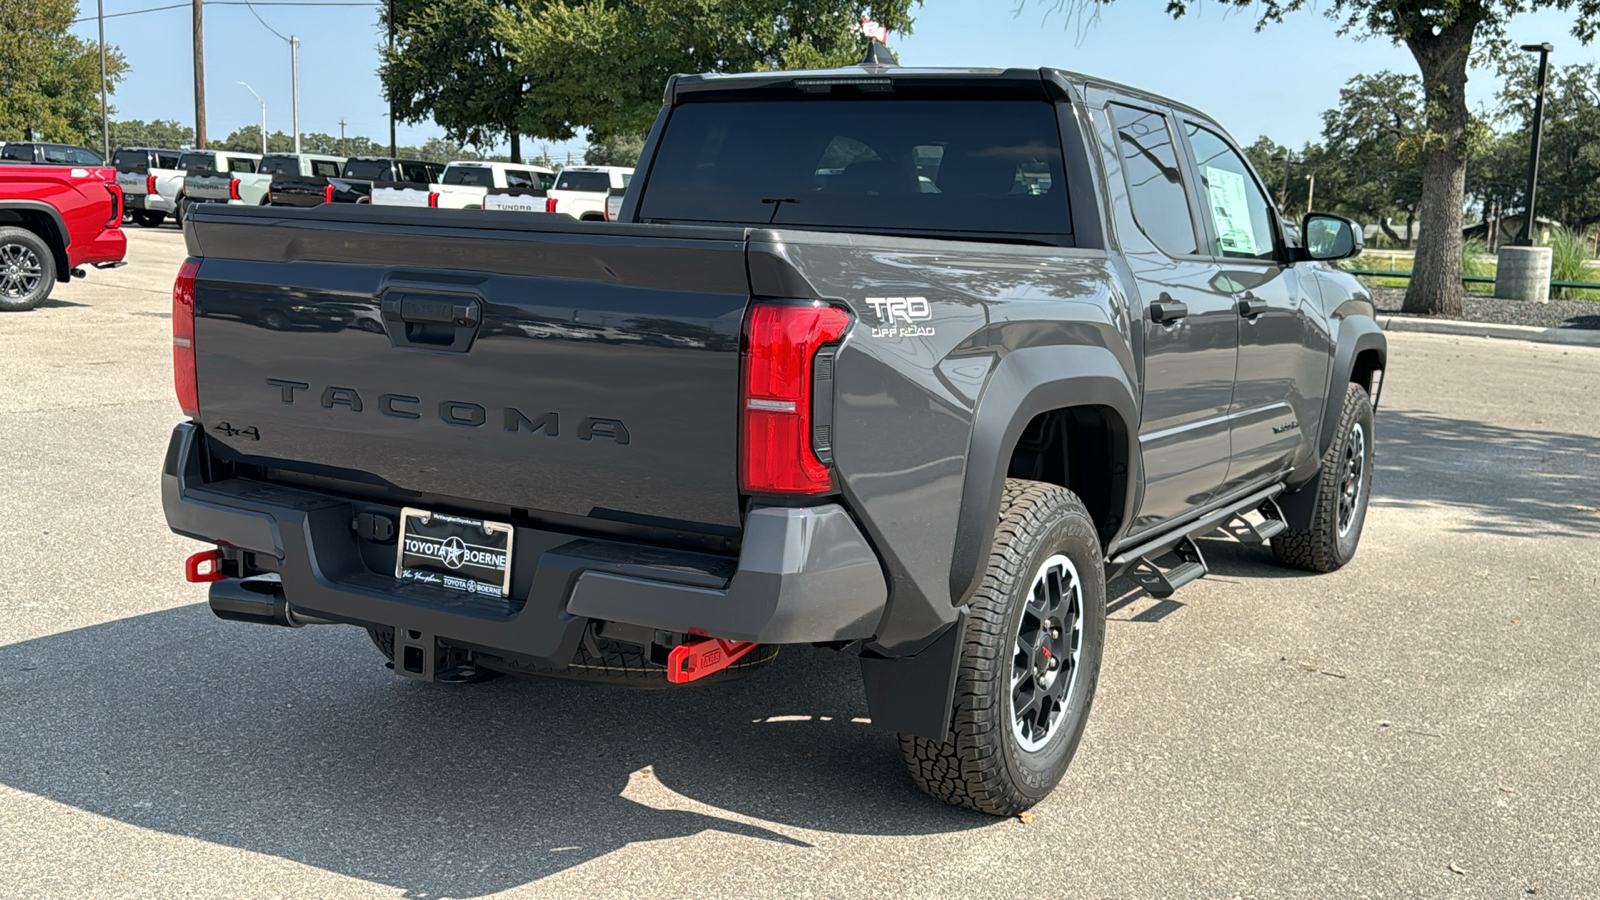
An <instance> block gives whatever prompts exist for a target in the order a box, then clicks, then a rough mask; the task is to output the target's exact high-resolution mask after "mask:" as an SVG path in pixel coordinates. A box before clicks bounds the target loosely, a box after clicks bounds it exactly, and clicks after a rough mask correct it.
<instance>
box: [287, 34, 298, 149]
mask: <svg viewBox="0 0 1600 900" xmlns="http://www.w3.org/2000/svg"><path fill="white" fill-rule="evenodd" d="M289 65H290V66H291V67H293V71H292V72H291V73H290V74H289V79H290V81H292V82H293V83H294V154H295V155H296V156H299V155H300V39H299V38H297V37H295V36H294V35H292V34H291V35H289Z"/></svg>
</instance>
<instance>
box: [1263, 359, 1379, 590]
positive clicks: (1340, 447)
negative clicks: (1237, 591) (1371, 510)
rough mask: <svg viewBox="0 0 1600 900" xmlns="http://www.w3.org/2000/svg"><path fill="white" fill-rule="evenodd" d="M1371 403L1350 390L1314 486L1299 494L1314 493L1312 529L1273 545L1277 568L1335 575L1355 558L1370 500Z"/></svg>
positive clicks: (1289, 532)
mask: <svg viewBox="0 0 1600 900" xmlns="http://www.w3.org/2000/svg"><path fill="white" fill-rule="evenodd" d="M1372 424H1373V423H1372V401H1371V400H1370V399H1369V398H1368V397H1367V391H1366V389H1365V388H1363V387H1362V386H1361V385H1359V384H1355V383H1353V382H1352V383H1351V384H1349V385H1346V387H1345V393H1344V406H1343V408H1342V409H1341V410H1340V413H1339V426H1338V427H1339V433H1338V436H1337V437H1335V438H1334V440H1333V443H1332V444H1331V445H1330V446H1329V447H1328V452H1327V453H1324V454H1323V455H1322V468H1321V470H1320V471H1318V472H1317V479H1316V481H1314V482H1312V483H1311V484H1309V485H1307V486H1306V487H1304V488H1301V490H1306V491H1314V492H1315V494H1314V496H1313V497H1312V504H1313V506H1312V514H1311V527H1309V528H1306V529H1303V530H1302V529H1298V528H1288V529H1285V530H1283V531H1281V532H1279V533H1278V536H1277V537H1275V538H1273V539H1272V555H1273V556H1274V557H1276V558H1277V560H1278V562H1280V563H1282V564H1283V565H1286V566H1291V567H1293V568H1296V569H1305V570H1306V571H1309V572H1332V571H1334V570H1335V569H1338V568H1340V567H1342V566H1344V564H1345V563H1348V562H1349V561H1350V560H1351V559H1353V558H1354V557H1355V555H1356V546H1357V545H1359V544H1360V543H1361V529H1362V527H1363V526H1364V525H1365V524H1366V521H1367V503H1368V501H1369V500H1370V499H1371V497H1372V468H1373V465H1372V464H1373V436H1374V435H1373V428H1372Z"/></svg>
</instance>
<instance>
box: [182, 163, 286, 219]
mask: <svg viewBox="0 0 1600 900" xmlns="http://www.w3.org/2000/svg"><path fill="white" fill-rule="evenodd" d="M178 163H179V165H180V166H181V167H182V168H183V188H182V191H181V193H179V195H178V197H177V204H178V221H179V222H182V221H183V217H184V216H187V215H188V214H189V210H190V209H193V208H194V206H195V205H196V204H199V203H231V202H233V201H235V200H238V199H240V196H239V182H238V179H239V178H240V177H243V176H246V175H254V174H256V169H257V168H258V167H259V166H260V165H261V154H259V153H235V152H233V151H230V150H191V151H189V152H188V153H185V154H184V155H183V157H182V158H181V159H179V161H178ZM258 186H259V187H260V188H261V194H262V195H265V193H266V189H265V182H263V181H254V182H252V188H255V187H258ZM259 202H260V196H258V197H257V203H259Z"/></svg>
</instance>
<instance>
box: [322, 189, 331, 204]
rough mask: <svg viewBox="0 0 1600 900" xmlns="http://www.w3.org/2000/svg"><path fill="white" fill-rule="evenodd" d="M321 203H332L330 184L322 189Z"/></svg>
mask: <svg viewBox="0 0 1600 900" xmlns="http://www.w3.org/2000/svg"><path fill="white" fill-rule="evenodd" d="M322 202H323V203H332V202H333V185H331V184H330V185H328V186H327V187H325V188H323V189H322Z"/></svg>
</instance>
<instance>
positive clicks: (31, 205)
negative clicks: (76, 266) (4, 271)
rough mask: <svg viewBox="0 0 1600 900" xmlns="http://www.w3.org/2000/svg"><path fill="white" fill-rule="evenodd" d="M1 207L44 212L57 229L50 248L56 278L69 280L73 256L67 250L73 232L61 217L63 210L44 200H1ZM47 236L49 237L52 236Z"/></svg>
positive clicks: (70, 243)
mask: <svg viewBox="0 0 1600 900" xmlns="http://www.w3.org/2000/svg"><path fill="white" fill-rule="evenodd" d="M0 209H16V210H26V211H28V212H36V213H44V215H45V218H46V219H48V220H49V222H50V224H51V226H52V227H53V228H54V229H55V237H54V240H53V241H52V242H51V246H50V249H51V251H52V252H53V253H54V254H55V264H56V278H57V279H58V280H61V281H65V280H67V278H69V277H70V276H71V273H72V257H71V255H70V254H69V253H68V252H67V248H68V247H70V246H71V245H72V232H71V231H68V230H67V222H66V220H65V219H63V218H62V217H61V210H59V209H56V208H55V207H54V206H51V205H50V204H48V203H46V202H44V201H43V200H0ZM45 237H46V238H47V239H49V237H50V236H49V235H46V236H45Z"/></svg>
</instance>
